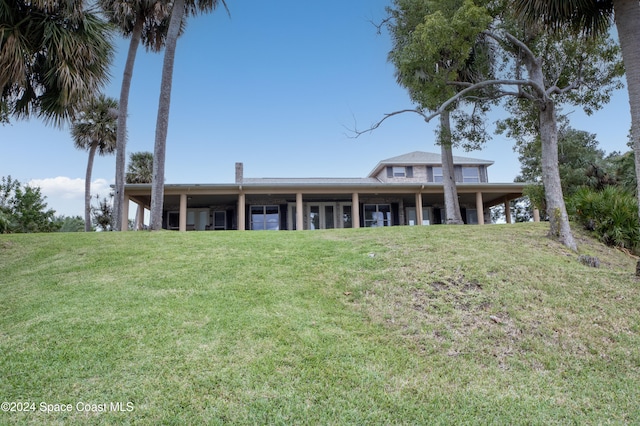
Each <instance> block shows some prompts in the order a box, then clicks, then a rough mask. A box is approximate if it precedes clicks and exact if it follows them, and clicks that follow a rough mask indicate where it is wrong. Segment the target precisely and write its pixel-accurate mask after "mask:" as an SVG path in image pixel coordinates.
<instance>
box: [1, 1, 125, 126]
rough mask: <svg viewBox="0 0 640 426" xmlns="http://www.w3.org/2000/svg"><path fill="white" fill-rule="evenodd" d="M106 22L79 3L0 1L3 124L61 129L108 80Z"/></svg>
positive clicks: (109, 47) (110, 49)
mask: <svg viewBox="0 0 640 426" xmlns="http://www.w3.org/2000/svg"><path fill="white" fill-rule="evenodd" d="M112 56H113V46H112V44H111V31H110V26H109V25H108V23H107V22H105V21H103V20H102V19H100V18H99V16H98V15H97V14H96V13H95V11H94V10H92V9H88V10H87V9H85V8H84V1H83V0H69V1H64V2H61V1H57V0H41V1H37V2H34V1H26V0H14V1H9V2H8V1H0V96H1V98H0V106H1V109H2V111H3V113H2V114H1V115H3V116H4V119H5V120H6V119H7V118H8V117H10V116H13V117H16V118H28V117H29V116H31V115H36V116H38V117H41V118H43V119H44V120H45V122H50V123H53V124H55V125H62V124H63V123H64V122H65V121H67V120H68V119H71V118H73V117H74V115H75V114H76V113H77V112H78V111H79V110H80V108H82V104H83V103H84V102H85V101H86V100H87V99H89V98H90V97H91V96H93V94H94V93H95V92H96V91H97V90H98V88H99V87H100V86H101V85H102V84H103V83H105V82H106V81H107V80H108V68H109V64H110V62H111V58H112Z"/></svg>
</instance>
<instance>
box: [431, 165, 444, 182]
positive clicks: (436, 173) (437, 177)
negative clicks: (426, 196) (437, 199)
mask: <svg viewBox="0 0 640 426" xmlns="http://www.w3.org/2000/svg"><path fill="white" fill-rule="evenodd" d="M433 181H434V182H442V167H433Z"/></svg>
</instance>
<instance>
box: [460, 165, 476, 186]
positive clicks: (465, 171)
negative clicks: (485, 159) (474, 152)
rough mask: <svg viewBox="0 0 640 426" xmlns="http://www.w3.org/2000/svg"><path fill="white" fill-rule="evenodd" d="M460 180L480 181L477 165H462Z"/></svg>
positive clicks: (468, 181) (467, 181) (466, 181)
mask: <svg viewBox="0 0 640 426" xmlns="http://www.w3.org/2000/svg"><path fill="white" fill-rule="evenodd" d="M462 182H464V183H479V182H480V170H478V168H477V167H463V168H462Z"/></svg>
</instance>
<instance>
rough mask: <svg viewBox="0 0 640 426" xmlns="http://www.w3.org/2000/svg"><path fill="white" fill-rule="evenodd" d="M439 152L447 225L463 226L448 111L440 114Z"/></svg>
mask: <svg viewBox="0 0 640 426" xmlns="http://www.w3.org/2000/svg"><path fill="white" fill-rule="evenodd" d="M439 139H440V151H441V156H442V186H443V189H444V206H445V211H446V215H447V221H446V223H447V224H448V225H463V224H464V221H463V220H462V215H461V214H460V203H459V202H458V189H457V187H456V176H455V168H454V165H453V152H452V151H451V119H450V116H449V111H444V112H443V113H442V114H440V138H439Z"/></svg>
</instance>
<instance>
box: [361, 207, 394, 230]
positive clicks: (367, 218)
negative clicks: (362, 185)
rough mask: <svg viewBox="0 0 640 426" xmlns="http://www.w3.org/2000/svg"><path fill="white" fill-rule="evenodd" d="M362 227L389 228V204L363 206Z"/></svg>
mask: <svg viewBox="0 0 640 426" xmlns="http://www.w3.org/2000/svg"><path fill="white" fill-rule="evenodd" d="M364 226H366V227H368V228H373V227H377V226H391V206H390V205H389V204H365V205H364Z"/></svg>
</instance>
